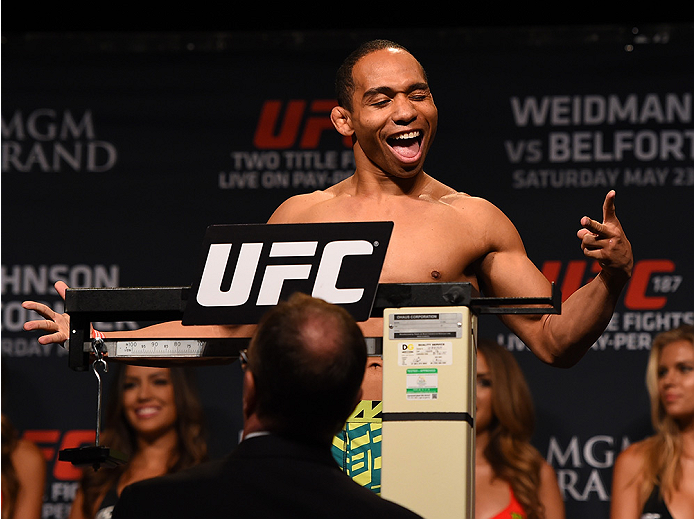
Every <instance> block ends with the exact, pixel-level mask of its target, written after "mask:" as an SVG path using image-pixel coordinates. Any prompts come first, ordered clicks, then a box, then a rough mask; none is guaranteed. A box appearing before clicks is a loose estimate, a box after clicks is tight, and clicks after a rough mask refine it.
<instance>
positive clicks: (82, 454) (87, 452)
mask: <svg viewBox="0 0 694 519" xmlns="http://www.w3.org/2000/svg"><path fill="white" fill-rule="evenodd" d="M92 352H93V353H94V357H95V360H94V362H92V364H91V367H92V370H93V371H94V375H95V376H96V380H97V393H96V441H95V443H94V445H92V446H87V447H78V448H74V449H63V450H61V451H60V452H59V453H58V459H59V460H60V461H69V462H70V463H72V464H73V465H76V466H91V467H92V468H93V469H94V470H99V468H101V466H102V465H103V466H105V467H116V466H118V465H122V464H124V463H126V462H127V461H128V460H127V457H126V456H125V454H123V453H121V452H118V451H116V450H113V449H109V448H108V447H104V446H103V445H101V442H100V435H101V400H102V398H101V397H102V393H103V391H102V381H101V375H100V374H99V371H98V369H97V367H99V366H101V367H102V369H103V371H104V373H106V372H107V371H108V364H107V363H106V360H104V349H103V341H102V340H101V339H95V340H94V341H92Z"/></svg>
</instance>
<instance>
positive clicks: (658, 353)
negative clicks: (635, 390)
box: [610, 325, 694, 519]
mask: <svg viewBox="0 0 694 519" xmlns="http://www.w3.org/2000/svg"><path fill="white" fill-rule="evenodd" d="M646 387H647V388H648V394H649V396H650V399H651V421H652V423H653V428H654V430H655V434H654V435H653V436H650V437H648V438H646V439H645V440H643V441H640V442H637V443H634V444H633V445H631V446H629V447H628V448H627V449H625V450H624V451H623V452H622V453H621V454H620V455H619V456H618V457H617V460H616V462H615V466H614V474H613V477H612V503H611V508H610V517H611V519H641V518H648V519H656V518H657V519H693V518H694V326H691V325H685V326H680V327H679V328H675V329H673V330H670V331H667V332H663V333H661V334H658V335H657V336H656V337H655V339H654V340H653V345H652V347H651V353H650V356H649V359H648V366H647V368H646Z"/></svg>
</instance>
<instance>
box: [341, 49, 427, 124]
mask: <svg viewBox="0 0 694 519" xmlns="http://www.w3.org/2000/svg"><path fill="white" fill-rule="evenodd" d="M383 49H400V50H403V51H405V52H407V53H409V54H411V52H410V51H408V50H407V49H406V48H405V47H403V46H402V45H400V44H399V43H395V42H393V41H390V40H371V41H367V42H366V43H362V44H361V45H360V46H359V47H358V48H357V49H355V50H354V51H353V52H352V53H351V54H350V55H349V56H347V58H345V61H344V62H343V63H342V65H340V68H339V69H338V70H337V75H336V77H335V96H336V97H337V104H339V105H340V106H341V107H343V108H346V109H347V110H350V111H351V110H352V96H353V95H354V89H355V86H354V76H353V75H352V71H353V69H354V65H356V64H357V62H358V61H359V60H360V59H361V58H363V57H364V56H367V55H369V54H371V53H372V52H376V51H379V50H383ZM422 73H423V74H424V77H425V78H426V72H425V71H424V68H423V67H422Z"/></svg>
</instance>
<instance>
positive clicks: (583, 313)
mask: <svg viewBox="0 0 694 519" xmlns="http://www.w3.org/2000/svg"><path fill="white" fill-rule="evenodd" d="M614 199H615V192H614V191H610V192H609V193H608V194H607V196H606V197H605V202H604V204H603V221H602V223H601V222H598V221H595V220H592V219H590V218H588V217H587V216H584V217H583V218H582V219H581V225H582V227H583V228H582V229H581V230H579V231H578V238H579V239H580V240H581V248H582V249H583V253H584V255H585V256H586V257H588V258H592V259H595V260H596V261H597V262H598V263H599V264H600V266H601V268H602V270H601V271H600V272H599V273H598V274H597V275H596V276H595V278H593V279H592V280H591V281H590V282H589V283H587V284H585V285H584V286H582V287H581V288H580V289H579V290H577V291H576V292H574V293H573V294H571V296H570V297H569V298H568V299H567V300H566V301H564V302H563V304H562V308H561V314H558V315H557V314H546V315H512V314H508V315H504V316H502V320H503V321H504V322H505V323H506V325H507V326H508V327H509V328H510V329H511V330H512V331H513V332H514V333H516V335H518V337H519V338H520V339H521V340H522V341H523V342H524V343H525V344H526V345H527V346H528V347H529V348H530V349H531V350H532V351H533V352H534V353H535V355H537V356H538V357H539V358H540V359H541V360H543V361H544V362H547V363H548V364H552V365H556V366H560V367H569V366H572V365H574V364H575V363H576V362H578V361H579V360H580V359H581V358H582V357H583V355H584V354H585V353H586V351H588V349H589V348H590V347H591V346H592V345H593V344H594V343H595V341H597V339H598V338H599V337H600V335H601V334H602V333H603V332H604V331H605V328H606V327H607V325H608V324H609V322H610V319H611V318H612V314H613V313H614V310H615V307H616V305H617V301H618V299H619V296H620V294H621V292H622V289H623V288H624V286H625V285H626V283H627V282H628V281H629V278H630V277H631V271H632V268H633V255H632V251H631V244H630V243H629V240H628V239H627V237H626V235H625V234H624V231H623V229H622V226H621V224H620V223H619V220H618V219H617V216H616V212H615V203H614ZM509 225H510V222H509ZM502 228H503V227H502ZM481 276H482V280H483V289H484V291H485V292H486V293H487V294H488V295H493V296H512V295H513V296H520V297H526V296H547V295H549V291H550V288H549V287H550V285H549V282H548V281H547V279H546V278H545V277H544V275H543V274H542V273H541V272H540V271H539V270H538V269H537V267H535V265H534V264H533V263H532V262H531V261H530V259H528V257H527V255H526V253H525V249H524V248H523V245H522V242H520V237H518V236H517V233H516V232H515V229H513V231H509V230H506V231H502V232H501V237H500V239H499V247H498V248H497V249H496V250H495V251H494V252H492V253H490V254H489V255H488V257H487V258H485V259H484V260H483V262H482V265H481Z"/></svg>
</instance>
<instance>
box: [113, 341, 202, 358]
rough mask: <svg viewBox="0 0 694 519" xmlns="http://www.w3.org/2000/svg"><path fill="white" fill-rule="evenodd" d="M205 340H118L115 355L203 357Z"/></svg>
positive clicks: (114, 350)
mask: <svg viewBox="0 0 694 519" xmlns="http://www.w3.org/2000/svg"><path fill="white" fill-rule="evenodd" d="M204 349H205V342H204V341H201V340H197V339H149V340H130V341H116V343H115V348H114V349H113V352H112V351H111V348H109V352H108V354H109V355H112V356H114V357H201V356H202V354H203V352H204Z"/></svg>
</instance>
